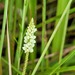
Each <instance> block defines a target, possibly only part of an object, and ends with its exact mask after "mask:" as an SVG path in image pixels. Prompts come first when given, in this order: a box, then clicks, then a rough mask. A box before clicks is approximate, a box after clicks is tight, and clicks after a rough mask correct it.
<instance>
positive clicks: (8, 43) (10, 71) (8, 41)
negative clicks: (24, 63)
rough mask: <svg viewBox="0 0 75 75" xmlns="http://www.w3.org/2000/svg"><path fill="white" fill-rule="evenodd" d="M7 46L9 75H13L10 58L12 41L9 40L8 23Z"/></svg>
mask: <svg viewBox="0 0 75 75" xmlns="http://www.w3.org/2000/svg"><path fill="white" fill-rule="evenodd" d="M7 45H8V60H9V75H12V70H11V56H10V39H9V30H8V21H7Z"/></svg>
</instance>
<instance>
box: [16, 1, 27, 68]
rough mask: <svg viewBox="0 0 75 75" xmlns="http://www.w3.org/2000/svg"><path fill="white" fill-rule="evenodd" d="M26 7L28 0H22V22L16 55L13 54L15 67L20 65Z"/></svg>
mask: <svg viewBox="0 0 75 75" xmlns="http://www.w3.org/2000/svg"><path fill="white" fill-rule="evenodd" d="M27 7H28V0H24V7H23V15H22V24H21V26H20V27H21V31H20V35H19V40H18V46H17V50H16V56H15V66H16V68H17V69H19V66H20V58H21V57H20V56H21V46H22V39H23V30H24V23H25V18H26V13H27Z"/></svg>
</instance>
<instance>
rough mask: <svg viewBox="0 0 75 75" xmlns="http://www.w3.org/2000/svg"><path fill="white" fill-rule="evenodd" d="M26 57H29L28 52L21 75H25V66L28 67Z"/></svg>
mask: <svg viewBox="0 0 75 75" xmlns="http://www.w3.org/2000/svg"><path fill="white" fill-rule="evenodd" d="M28 56H29V52H27V53H26V58H25V63H24V67H23V72H22V75H25V74H26V69H27V65H28Z"/></svg>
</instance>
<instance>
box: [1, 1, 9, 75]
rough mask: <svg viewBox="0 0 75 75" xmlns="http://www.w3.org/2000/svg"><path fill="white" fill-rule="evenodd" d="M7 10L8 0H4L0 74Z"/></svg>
mask: <svg viewBox="0 0 75 75" xmlns="http://www.w3.org/2000/svg"><path fill="white" fill-rule="evenodd" d="M7 11H8V0H5V8H4V16H3V24H2V34H1V39H0V75H2V64H1V56H2V48H3V42H4V34H5V26H6V19H7Z"/></svg>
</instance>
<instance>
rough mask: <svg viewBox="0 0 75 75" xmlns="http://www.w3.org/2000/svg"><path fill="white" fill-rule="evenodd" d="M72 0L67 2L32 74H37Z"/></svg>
mask: <svg viewBox="0 0 75 75" xmlns="http://www.w3.org/2000/svg"><path fill="white" fill-rule="evenodd" d="M71 2H72V0H70V1H69V3H68V4H67V6H66V8H65V10H64V12H63V14H62V16H61V18H60V20H59V22H58V24H57V26H56V28H55V30H54V31H53V34H52V35H51V37H50V39H49V41H48V43H47V45H46V47H45V49H44V51H43V53H42V55H41V57H40V59H39V61H38V63H37V64H36V66H35V68H34V70H33V72H32V74H31V75H35V73H36V71H37V69H38V67H39V65H40V63H41V61H42V59H43V58H44V55H45V54H46V51H47V50H48V47H49V45H50V44H51V42H52V40H53V38H54V36H55V34H56V32H57V30H58V28H59V26H60V24H61V22H62V20H63V18H64V16H65V14H66V13H67V10H68V8H69V6H70V4H71Z"/></svg>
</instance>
